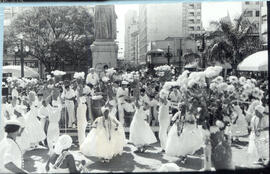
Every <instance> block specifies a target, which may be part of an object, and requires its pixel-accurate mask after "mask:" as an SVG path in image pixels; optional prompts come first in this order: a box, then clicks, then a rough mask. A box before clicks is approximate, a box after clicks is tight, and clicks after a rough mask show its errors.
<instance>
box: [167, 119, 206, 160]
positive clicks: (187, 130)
mask: <svg viewBox="0 0 270 174" xmlns="http://www.w3.org/2000/svg"><path fill="white" fill-rule="evenodd" d="M202 145H203V136H202V130H201V129H199V128H196V125H195V124H189V123H185V126H184V128H183V132H182V133H181V134H180V136H178V135H177V126H176V124H174V125H173V127H172V128H171V129H170V132H169V135H168V140H167V144H166V149H165V152H166V154H167V155H169V156H177V157H178V156H186V155H192V154H194V153H195V152H196V151H197V150H198V149H200V148H201V147H202Z"/></svg>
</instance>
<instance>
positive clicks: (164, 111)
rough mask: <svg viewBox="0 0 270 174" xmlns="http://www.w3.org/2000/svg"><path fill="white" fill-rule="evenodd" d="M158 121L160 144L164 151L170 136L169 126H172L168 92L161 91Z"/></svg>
mask: <svg viewBox="0 0 270 174" xmlns="http://www.w3.org/2000/svg"><path fill="white" fill-rule="evenodd" d="M158 121H159V133H158V137H159V140H160V146H161V148H162V152H165V148H166V142H167V137H168V133H167V132H168V128H169V126H170V121H171V118H170V115H169V102H168V101H167V96H166V93H164V92H163V91H161V93H160V105H159V113H158Z"/></svg>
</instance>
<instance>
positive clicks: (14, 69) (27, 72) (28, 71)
mask: <svg viewBox="0 0 270 174" xmlns="http://www.w3.org/2000/svg"><path fill="white" fill-rule="evenodd" d="M2 73H11V74H12V77H21V66H19V65H7V66H3V69H2ZM24 76H25V77H33V78H35V77H39V74H38V73H37V72H36V71H35V70H33V69H32V68H29V67H27V66H24Z"/></svg>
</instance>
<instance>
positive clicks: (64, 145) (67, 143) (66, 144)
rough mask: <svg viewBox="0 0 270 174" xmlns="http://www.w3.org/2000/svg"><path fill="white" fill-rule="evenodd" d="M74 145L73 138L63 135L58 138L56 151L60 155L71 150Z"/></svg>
mask: <svg viewBox="0 0 270 174" xmlns="http://www.w3.org/2000/svg"><path fill="white" fill-rule="evenodd" d="M71 145H72V138H71V137H70V136H69V135H62V136H60V137H59V138H58V140H57V142H56V144H55V148H54V151H55V153H56V154H58V155H60V154H61V153H62V151H63V150H65V149H68V148H70V147H71Z"/></svg>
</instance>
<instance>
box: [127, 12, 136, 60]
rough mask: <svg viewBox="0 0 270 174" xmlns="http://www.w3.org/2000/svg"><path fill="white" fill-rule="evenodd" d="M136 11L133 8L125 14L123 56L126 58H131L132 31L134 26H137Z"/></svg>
mask: <svg viewBox="0 0 270 174" xmlns="http://www.w3.org/2000/svg"><path fill="white" fill-rule="evenodd" d="M137 20H138V17H137V12H136V11H135V10H131V11H128V12H127V13H126V15H125V43H124V50H125V52H124V58H125V59H126V60H132V59H133V54H132V51H133V49H132V48H133V46H132V44H133V40H132V32H133V31H134V28H136V27H137Z"/></svg>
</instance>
